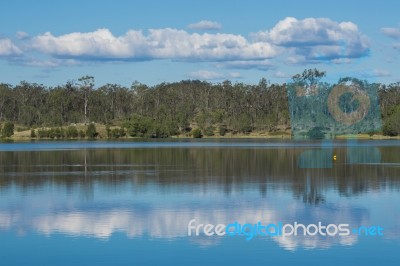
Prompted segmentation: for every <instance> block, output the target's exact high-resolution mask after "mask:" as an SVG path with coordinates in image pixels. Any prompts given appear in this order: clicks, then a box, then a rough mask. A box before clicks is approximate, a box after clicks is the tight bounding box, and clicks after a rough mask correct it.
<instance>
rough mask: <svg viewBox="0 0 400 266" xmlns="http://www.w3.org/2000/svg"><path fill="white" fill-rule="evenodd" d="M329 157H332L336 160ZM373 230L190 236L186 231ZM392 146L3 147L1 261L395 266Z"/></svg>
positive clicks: (399, 158) (398, 186)
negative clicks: (370, 232) (201, 227)
mask: <svg viewBox="0 0 400 266" xmlns="http://www.w3.org/2000/svg"><path fill="white" fill-rule="evenodd" d="M333 156H336V160H333V159H332V158H333ZM192 219H196V221H197V223H213V224H219V223H223V224H230V223H233V222H235V221H238V222H240V223H242V224H244V223H257V222H258V221H261V222H263V223H265V224H268V223H277V222H282V223H291V224H293V223H294V222H296V221H297V222H299V223H304V224H311V223H318V222H319V221H321V222H322V223H325V224H330V223H335V224H340V223H346V224H349V225H350V227H351V228H359V227H360V226H368V227H369V226H381V227H382V228H384V231H383V232H384V233H383V236H365V234H361V235H358V234H353V233H352V234H351V235H350V236H332V237H327V236H325V237H324V236H302V235H301V236H300V235H299V236H290V237H285V238H283V237H271V236H260V235H258V236H255V237H254V238H253V239H251V240H250V241H247V240H246V237H245V236H235V237H231V236H226V235H225V236H212V237H208V236H205V235H204V234H202V235H200V236H193V235H192V236H188V223H189V221H190V220H192ZM399 260H400V141H389V140H385V141H334V142H332V141H324V142H304V141H303V142H299V141H266V140H243V139H241V140H216V141H213V140H211V141H210V140H199V141H192V140H184V141H173V142H172V141H171V140H169V141H154V142H138V141H136V142H29V143H1V144H0V265H72V264H74V265H78V264H83V265H398V263H399Z"/></svg>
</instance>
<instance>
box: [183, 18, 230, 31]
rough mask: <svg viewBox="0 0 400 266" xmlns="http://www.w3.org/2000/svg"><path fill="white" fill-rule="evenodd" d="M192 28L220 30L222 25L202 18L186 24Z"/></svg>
mask: <svg viewBox="0 0 400 266" xmlns="http://www.w3.org/2000/svg"><path fill="white" fill-rule="evenodd" d="M187 27H188V28H189V29H192V30H220V29H222V25H221V24H219V23H218V22H215V21H210V20H202V21H199V22H196V23H193V24H189V25H188V26H187Z"/></svg>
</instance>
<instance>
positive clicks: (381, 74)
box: [373, 69, 391, 77]
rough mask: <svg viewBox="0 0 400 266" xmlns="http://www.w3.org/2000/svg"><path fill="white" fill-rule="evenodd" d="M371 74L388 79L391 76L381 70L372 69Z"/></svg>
mask: <svg viewBox="0 0 400 266" xmlns="http://www.w3.org/2000/svg"><path fill="white" fill-rule="evenodd" d="M373 74H374V75H375V76H376V77H390V76H391V74H390V72H389V71H386V70H383V69H374V70H373Z"/></svg>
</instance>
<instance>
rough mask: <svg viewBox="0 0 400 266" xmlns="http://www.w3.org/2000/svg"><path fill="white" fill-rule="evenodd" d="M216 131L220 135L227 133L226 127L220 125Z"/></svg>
mask: <svg viewBox="0 0 400 266" xmlns="http://www.w3.org/2000/svg"><path fill="white" fill-rule="evenodd" d="M218 133H219V135H220V136H225V134H226V133H228V128H227V127H226V126H224V125H222V126H220V127H219V130H218Z"/></svg>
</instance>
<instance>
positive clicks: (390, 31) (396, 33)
mask: <svg viewBox="0 0 400 266" xmlns="http://www.w3.org/2000/svg"><path fill="white" fill-rule="evenodd" d="M381 32H382V33H383V34H385V35H386V36H388V37H390V38H393V39H400V28H382V29H381Z"/></svg>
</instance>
